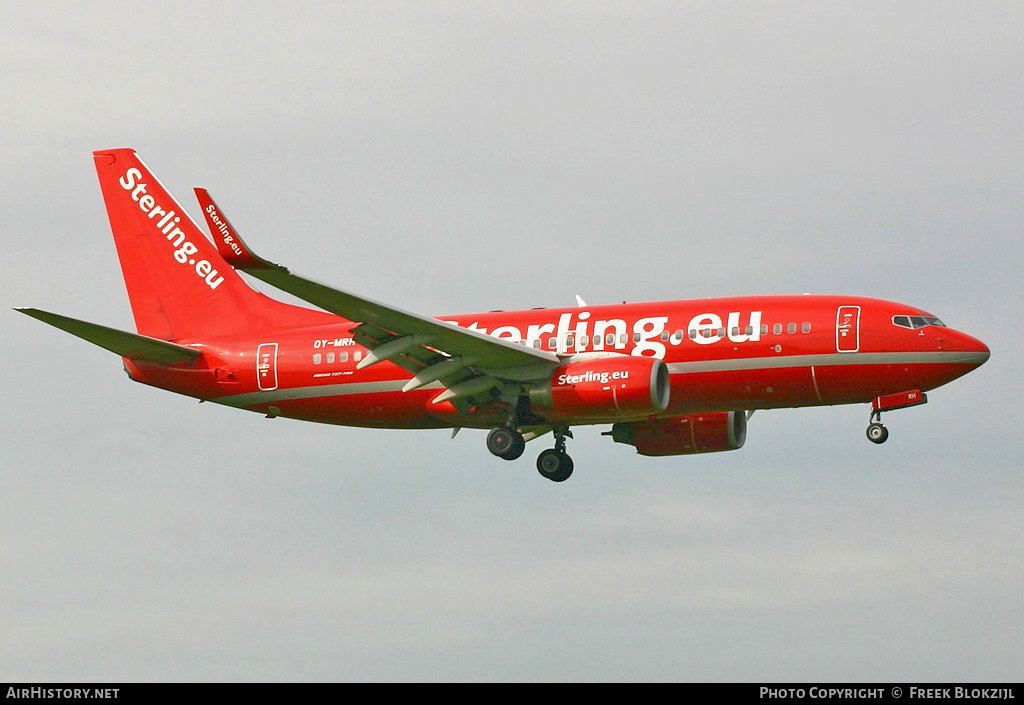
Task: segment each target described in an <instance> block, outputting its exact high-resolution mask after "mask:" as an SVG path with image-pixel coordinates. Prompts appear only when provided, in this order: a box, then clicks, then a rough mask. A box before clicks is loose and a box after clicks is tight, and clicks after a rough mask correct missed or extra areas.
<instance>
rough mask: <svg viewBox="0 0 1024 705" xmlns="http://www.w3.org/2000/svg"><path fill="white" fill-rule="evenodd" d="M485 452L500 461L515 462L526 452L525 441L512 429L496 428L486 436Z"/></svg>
mask: <svg viewBox="0 0 1024 705" xmlns="http://www.w3.org/2000/svg"><path fill="white" fill-rule="evenodd" d="M487 450H489V451H491V453H492V454H494V455H496V456H498V457H499V458H501V459H502V460H515V459H516V458H518V457H519V456H520V455H522V454H523V451H524V450H526V440H525V439H524V438H523V434H521V433H519V431H517V430H515V429H514V428H509V427H508V426H498V427H497V428H492V429H491V432H490V433H488V434H487Z"/></svg>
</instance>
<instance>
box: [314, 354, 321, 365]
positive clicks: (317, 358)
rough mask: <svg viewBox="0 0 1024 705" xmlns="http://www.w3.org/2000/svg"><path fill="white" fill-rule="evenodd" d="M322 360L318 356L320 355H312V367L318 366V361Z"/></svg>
mask: <svg viewBox="0 0 1024 705" xmlns="http://www.w3.org/2000/svg"><path fill="white" fill-rule="evenodd" d="M322 359H323V358H322V357H321V356H320V353H313V364H314V365H319V364H320V360H322Z"/></svg>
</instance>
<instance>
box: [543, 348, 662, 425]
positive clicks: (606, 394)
mask: <svg viewBox="0 0 1024 705" xmlns="http://www.w3.org/2000/svg"><path fill="white" fill-rule="evenodd" d="M669 391H670V388H669V377H668V367H666V365H665V363H664V362H662V361H661V360H659V359H658V358H656V357H639V356H632V355H614V356H610V357H602V358H597V359H594V360H582V361H580V362H572V363H569V364H567V365H562V366H561V367H556V368H555V369H554V371H553V372H552V373H551V377H550V378H549V379H548V380H546V381H545V382H542V383H539V384H535V385H534V386H533V387H531V388H530V389H529V390H528V392H529V396H530V402H531V403H532V404H534V405H536V406H538V407H541V408H542V409H549V410H551V411H553V412H554V413H556V414H558V415H559V416H569V417H574V418H581V419H622V418H630V417H638V416H646V415H649V414H657V413H660V412H662V411H664V410H665V408H666V407H667V406H668V399H669Z"/></svg>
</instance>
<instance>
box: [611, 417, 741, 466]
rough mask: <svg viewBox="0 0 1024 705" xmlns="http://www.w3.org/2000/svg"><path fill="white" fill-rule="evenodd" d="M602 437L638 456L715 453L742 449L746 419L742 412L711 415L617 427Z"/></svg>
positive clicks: (613, 427) (641, 422)
mask: <svg viewBox="0 0 1024 705" xmlns="http://www.w3.org/2000/svg"><path fill="white" fill-rule="evenodd" d="M604 435H606V436H611V437H612V440H613V441H615V442H616V443H626V444H628V445H631V446H634V447H635V448H636V452H637V453H639V454H640V455H654V456H658V455H692V454H695V453H716V452H718V451H723V450H737V449H739V448H742V447H743V443H744V441H746V440H747V415H746V413H745V412H742V411H715V412H711V413H707V414H689V415H687V416H673V417H672V418H667V419H655V420H653V421H636V422H631V423H617V424H615V425H614V426H612V430H611V431H609V432H608V433H606V434H604Z"/></svg>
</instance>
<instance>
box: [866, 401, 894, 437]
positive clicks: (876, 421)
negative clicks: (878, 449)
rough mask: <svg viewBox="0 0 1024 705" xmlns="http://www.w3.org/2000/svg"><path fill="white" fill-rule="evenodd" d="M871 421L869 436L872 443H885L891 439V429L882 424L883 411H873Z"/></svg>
mask: <svg viewBox="0 0 1024 705" xmlns="http://www.w3.org/2000/svg"><path fill="white" fill-rule="evenodd" d="M870 421H871V423H869V424H868V430H867V436H868V440H869V441H871V442H872V443H885V442H886V441H887V440H888V439H889V429H887V428H886V427H885V426H883V425H882V412H881V411H878V410H877V409H876V410H875V411H872V412H871V419H870Z"/></svg>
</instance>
